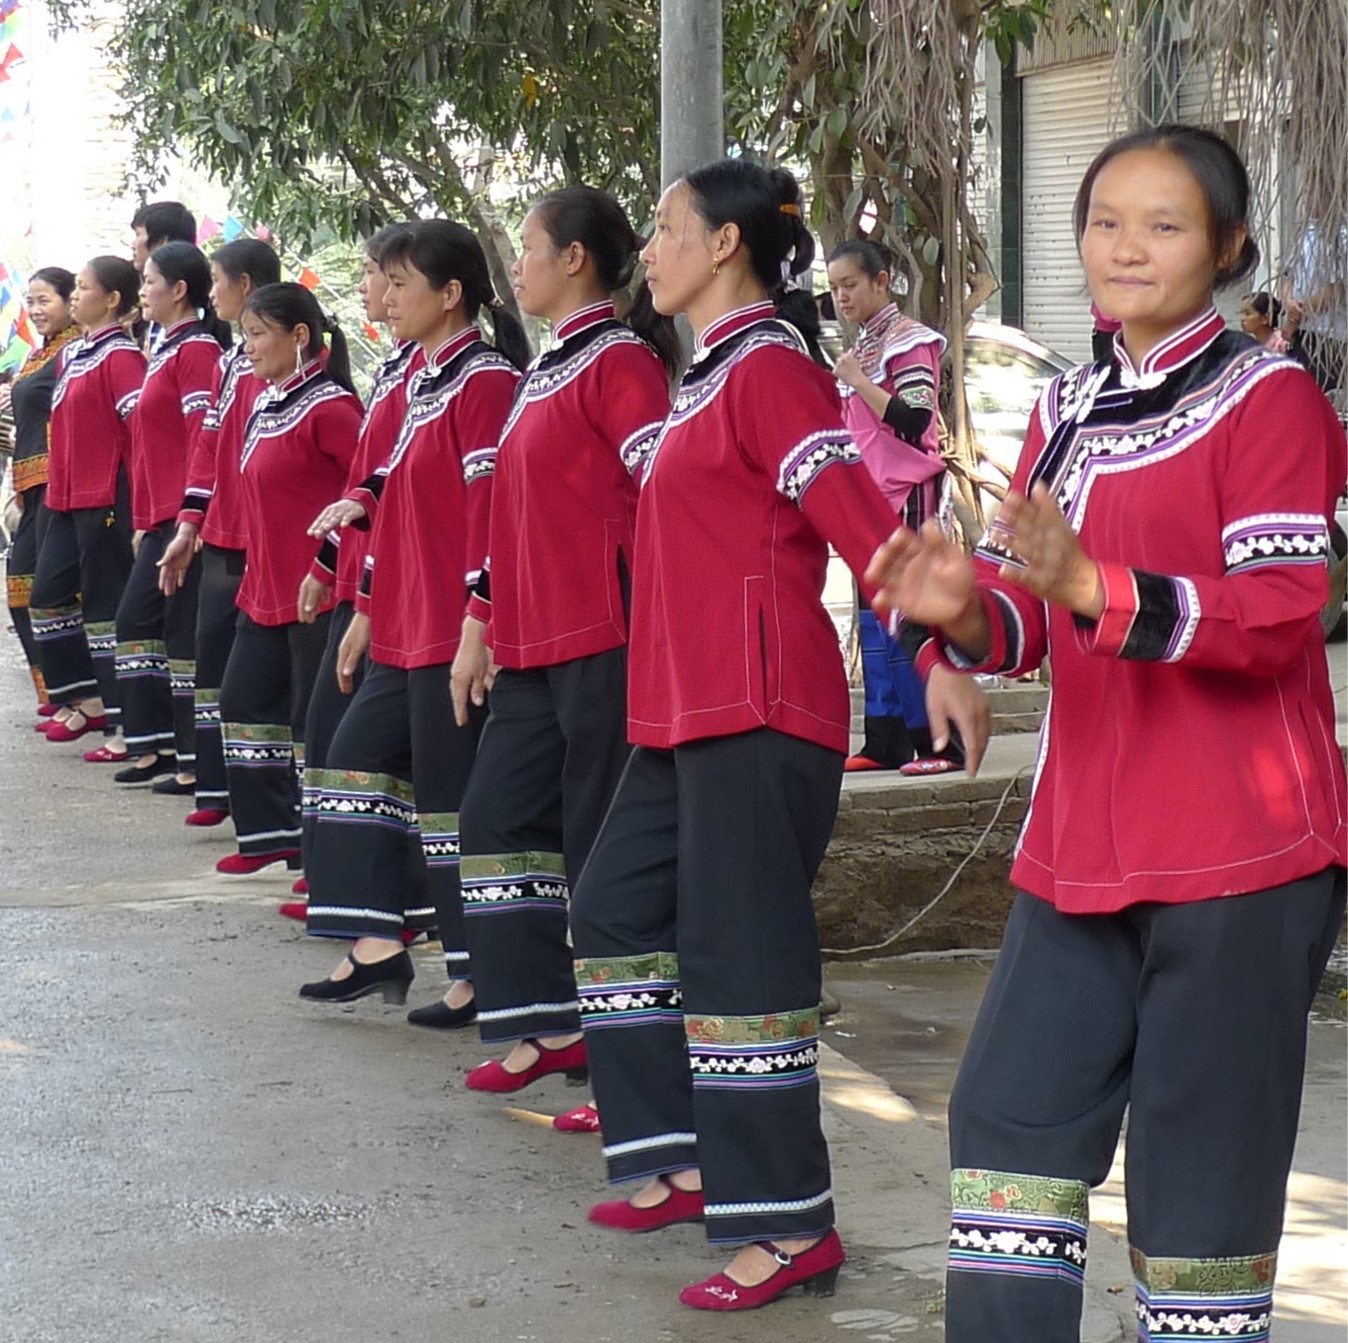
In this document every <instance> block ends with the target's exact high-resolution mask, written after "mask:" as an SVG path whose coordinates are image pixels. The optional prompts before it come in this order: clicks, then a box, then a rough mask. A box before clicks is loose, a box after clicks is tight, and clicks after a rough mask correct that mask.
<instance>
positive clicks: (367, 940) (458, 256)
mask: <svg viewBox="0 0 1348 1343" xmlns="http://www.w3.org/2000/svg"><path fill="white" fill-rule="evenodd" d="M382 264H383V269H384V273H385V275H386V276H387V277H388V281H389V285H388V294H387V303H388V313H389V324H390V326H391V327H392V329H393V334H394V335H395V336H396V337H397V338H398V340H400V341H415V342H416V343H417V345H418V346H419V347H420V349H421V351H422V355H423V360H422V367H421V369H420V371H419V372H418V373H417V374H416V375H415V376H414V377H413V378H412V380H411V383H410V385H409V387H408V406H407V413H406V415H405V416H404V418H403V424H402V428H401V430H400V431H399V433H398V437H397V440H396V442H395V443H394V447H393V451H392V453H391V454H390V455H389V457H388V459H387V461H385V462H383V463H381V464H380V466H379V469H378V470H377V471H375V472H374V473H373V474H372V475H371V476H370V477H369V478H368V479H367V480H365V481H363V482H362V483H361V485H360V486H359V487H358V488H357V489H355V490H354V491H352V492H351V493H350V494H349V495H348V497H347V498H346V499H344V500H343V501H341V502H340V503H339V504H338V505H336V506H335V508H334V509H332V510H326V511H325V513H324V515H323V516H322V517H320V518H319V519H318V522H317V523H316V525H315V528H314V530H315V531H317V532H319V533H322V532H325V531H326V530H327V529H328V527H329V526H331V525H334V524H336V525H341V526H345V527H347V528H348V530H347V531H346V532H345V536H346V538H347V540H344V541H343V544H342V550H343V552H345V550H346V546H347V544H348V543H349V541H350V538H351V537H352V536H354V535H358V534H359V533H358V532H352V531H351V530H349V529H350V528H351V527H352V526H353V525H355V526H357V527H360V526H364V527H367V528H369V529H370V531H371V533H372V535H371V540H370V544H369V547H368V550H369V554H368V556H367V558H366V560H365V574H364V579H363V581H362V586H361V592H360V595H359V596H358V597H357V600H356V606H357V610H356V615H355V618H354V619H353V620H352V622H351V626H350V628H349V629H348V631H347V634H346V638H345V639H344V640H343V643H342V650H341V657H340V660H339V663H338V674H339V675H340V676H341V677H342V679H343V681H344V683H345V684H347V685H349V684H350V682H351V678H352V676H353V674H354V671H355V668H356V665H357V663H358V662H359V661H360V659H361V658H362V657H363V656H364V655H365V654H366V652H367V651H368V654H369V667H368V671H367V674H366V676H365V679H364V681H363V682H362V684H361V686H360V689H359V690H357V691H356V693H355V696H354V698H353V699H352V700H351V703H350V707H349V708H348V709H347V711H346V713H345V714H344V715H343V716H342V721H341V725H340V726H339V727H338V729H337V734H336V736H335V737H334V738H333V740H332V745H331V747H330V749H329V752H328V759H327V766H326V768H325V769H323V770H322V771H321V772H319V773H318V775H317V776H316V777H315V778H314V784H315V785H316V790H317V792H316V801H315V802H314V804H313V807H314V811H315V814H316V824H315V828H314V834H313V840H312V843H311V844H310V846H309V849H308V850H307V859H306V872H307V875H308V878H309V884H310V897H309V911H308V916H309V917H308V924H309V931H310V932H311V933H314V934H317V935H319V936H325V937H342V938H351V939H354V940H355V945H354V946H353V947H352V948H351V952H350V955H349V956H347V957H346V958H345V959H344V960H343V961H342V963H341V965H340V966H338V968H337V969H336V970H335V971H334V973H333V975H332V977H331V978H330V979H324V980H319V981H318V982H316V983H313V984H306V985H304V987H303V988H301V989H300V996H301V997H302V998H311V999H318V1000H322V1001H325V1002H349V1001H351V1000H352V999H354V998H362V997H364V996H365V995H366V994H368V993H372V992H375V991H376V990H380V991H382V992H383V994H384V997H385V999H389V998H392V999H394V1000H397V1001H401V1000H403V999H404V998H405V997H406V993H407V985H408V984H409V983H410V982H411V979H412V963H411V960H410V959H409V957H408V955H407V953H406V952H405V951H404V950H403V942H402V934H403V933H404V932H407V931H419V930H421V929H424V928H428V927H431V926H434V927H437V928H438V929H439V932H440V941H441V943H442V944H443V946H444V951H445V963H446V969H447V970H448V972H449V976H450V989H449V993H448V995H447V996H446V998H445V1000H444V1001H443V1002H438V1003H435V1004H433V1005H431V1006H429V1007H426V1008H422V1009H418V1010H417V1011H414V1012H413V1013H412V1014H411V1017H410V1018H409V1019H410V1020H411V1021H412V1022H413V1024H419V1025H430V1026H437V1027H454V1026H465V1025H467V1024H468V1023H469V1022H471V1021H472V1020H473V1018H474V1015H475V1012H474V1008H473V1003H472V989H471V985H470V984H469V983H468V982H467V981H468V956H467V951H466V947H465V943H464V936H463V906H462V902H461V900H460V897H459V870H458V853H459V833H458V832H459V826H458V819H459V817H458V813H459V808H460V804H461V802H462V800H463V791H464V787H465V785H466V784H467V781H468V774H469V770H470V769H471V768H472V764H473V757H474V754H475V753H476V750H477V738H478V735H479V730H480V728H481V721H480V718H481V717H485V714H482V711H481V710H477V711H475V713H474V715H473V716H472V717H471V718H470V721H469V722H468V723H467V724H466V725H464V726H463V727H460V726H458V725H457V724H456V723H455V722H454V706H453V702H452V700H451V698H450V690H449V672H450V664H451V663H452V662H453V660H454V654H455V652H456V651H457V649H458V646H459V638H460V634H461V631H462V628H463V612H464V607H465V605H466V603H467V600H468V594H469V592H471V590H472V587H473V584H474V583H476V581H477V579H478V576H479V575H480V574H481V572H482V564H483V561H484V560H485V558H486V553H487V527H488V519H489V517H490V512H491V489H492V474H493V470H494V468H495V462H496V445H497V441H498V439H499V438H500V436H501V428H502V426H503V425H504V424H505V418H506V414H507V412H508V411H509V409H510V403H511V399H512V397H513V395H514V392H515V387H516V385H517V384H518V382H519V372H518V370H519V368H520V366H522V365H523V363H524V362H525V360H526V359H527V358H528V354H529V347H528V344H527V342H526V341H525V338H524V332H523V331H522V330H521V329H520V327H519V324H518V323H516V322H515V321H514V319H513V318H511V317H510V316H509V314H507V313H506V312H505V311H504V310H503V309H501V307H500V305H499V304H498V303H497V301H496V297H495V295H494V293H493V292H492V286H491V277H490V275H489V273H488V271H487V261H486V257H485V256H484V255H483V253H482V248H481V246H480V244H479V243H478V242H477V240H476V239H475V238H474V237H473V235H472V234H471V233H470V232H469V231H468V230H467V229H465V228H464V227H463V226H462V225H460V224H454V223H451V222H450V221H448V220H445V219H431V220H425V221H423V222H421V223H418V224H415V225H413V226H412V227H410V228H408V229H406V230H404V231H403V232H401V233H400V234H399V236H398V237H397V238H396V239H394V240H393V241H392V242H391V243H390V244H389V245H388V246H387V247H386V248H385V249H384V254H383V263H382ZM484 308H486V309H488V310H489V311H490V312H491V316H492V321H493V325H494V327H495V333H496V340H497V344H498V346H500V347H502V348H503V353H497V352H496V351H495V350H493V349H492V348H491V347H490V346H489V345H487V344H486V343H485V342H484V340H483V339H482V335H481V333H480V332H479V330H478V328H477V325H476V321H477V317H478V314H479V313H480V312H481V311H482V310H483V309H484ZM506 354H508V355H509V356H511V357H505V356H506ZM371 522H372V523H373V526H372V527H371V526H370V524H371ZM362 549H365V548H364V547H362Z"/></svg>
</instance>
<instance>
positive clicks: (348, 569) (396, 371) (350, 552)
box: [309, 340, 426, 602]
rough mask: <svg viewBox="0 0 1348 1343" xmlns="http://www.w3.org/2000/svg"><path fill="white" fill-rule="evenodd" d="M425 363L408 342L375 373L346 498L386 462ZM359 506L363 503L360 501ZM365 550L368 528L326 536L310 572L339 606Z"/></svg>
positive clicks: (356, 583) (351, 596)
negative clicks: (411, 388) (414, 381)
mask: <svg viewBox="0 0 1348 1343" xmlns="http://www.w3.org/2000/svg"><path fill="white" fill-rule="evenodd" d="M425 362H426V353H425V351H424V350H423V349H422V348H421V346H420V345H418V344H417V343H416V341H411V340H409V341H404V342H403V343H402V344H401V345H399V346H398V348H397V349H395V350H393V351H392V352H391V353H390V354H388V355H387V356H386V357H385V358H384V361H383V362H382V363H381V364H380V365H379V367H378V369H376V370H375V375H374V383H373V385H372V386H371V388H370V402H369V405H367V406H366V407H365V418H364V419H363V420H362V421H361V425H360V442H359V444H358V446H357V447H356V455H355V457H354V458H353V459H352V462H351V472H350V474H349V475H348V477H347V481H346V489H347V497H348V498H357V495H356V493H355V491H357V490H358V489H359V488H360V486H361V484H362V482H364V481H365V480H368V479H369V477H370V475H371V473H372V472H373V471H375V470H376V468H378V467H380V466H382V465H383V463H384V462H385V461H386V460H387V459H388V455H389V452H390V450H391V449H392V447H393V443H394V440H395V439H396V438H397V436H398V430H399V428H400V427H401V426H402V422H403V416H404V415H405V414H406V413H407V384H408V382H409V381H410V379H411V378H412V376H413V374H415V373H416V372H417V370H418V369H420V368H421V367H422V366H423V365H424V364H425ZM329 502H331V500H329ZM358 502H360V503H365V502H366V501H365V499H364V498H358ZM371 516H373V515H371ZM369 548H370V529H369V526H368V525H367V526H365V527H347V528H344V529H343V530H342V531H333V532H329V533H328V534H327V536H325V537H324V538H323V544H322V545H321V546H320V547H319V549H318V554H317V555H316V556H315V557H314V562H313V566H312V567H311V568H310V570H309V572H310V574H311V575H312V576H313V577H314V578H315V579H317V580H318V582H320V583H322V584H323V586H324V587H334V585H335V589H336V593H335V595H336V599H337V600H338V601H339V602H351V601H355V599H356V593H357V590H358V589H359V587H360V581H361V573H362V571H363V570H364V568H365V557H366V555H367V554H368V553H369Z"/></svg>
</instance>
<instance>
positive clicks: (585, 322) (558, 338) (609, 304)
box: [552, 299, 616, 350]
mask: <svg viewBox="0 0 1348 1343" xmlns="http://www.w3.org/2000/svg"><path fill="white" fill-rule="evenodd" d="M615 315H616V314H615V311H614V307H613V301H612V300H611V299H605V300H604V301H603V302H602V303H591V304H588V305H587V306H586V307H584V308H577V309H576V310H575V312H569V313H567V315H566V316H565V317H563V318H562V320H561V321H560V322H558V323H557V325H556V326H555V327H553V329H552V348H553V349H554V350H555V349H556V348H557V346H559V345H560V344H561V343H562V342H563V341H567V340H570V339H571V337H572V336H576V335H579V334H580V333H581V332H582V331H588V330H589V329H590V327H592V326H594V325H596V324H597V323H599V322H607V321H610V320H611V319H612V318H613V317H614V316H615Z"/></svg>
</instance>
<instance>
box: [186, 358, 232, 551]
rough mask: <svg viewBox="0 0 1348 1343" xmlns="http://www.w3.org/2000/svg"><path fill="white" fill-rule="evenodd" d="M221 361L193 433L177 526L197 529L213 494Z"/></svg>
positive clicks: (202, 520) (218, 426) (218, 422)
mask: <svg viewBox="0 0 1348 1343" xmlns="http://www.w3.org/2000/svg"><path fill="white" fill-rule="evenodd" d="M224 367H225V358H224V357H222V358H220V359H219V360H217V362H216V365H215V372H214V374H213V376H212V379H211V402H210V407H209V408H208V409H207V411H206V416H205V418H204V419H203V420H202V422H201V428H200V430H199V431H198V432H197V436H196V441H195V442H194V443H193V445H192V452H191V455H190V456H189V457H188V460H187V490H186V492H185V494H184V496H183V506H182V509H181V510H180V512H179V513H178V525H179V526H182V525H183V524H188V525H190V526H192V527H195V528H197V529H198V530H200V529H201V524H202V523H203V522H204V521H205V518H206V510H207V508H209V507H210V502H211V498H212V496H213V495H214V494H215V453H216V447H217V443H218V440H219V437H220V386H221V381H222V378H223V373H224Z"/></svg>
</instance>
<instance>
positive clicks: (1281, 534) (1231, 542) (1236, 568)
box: [1222, 513, 1329, 574]
mask: <svg viewBox="0 0 1348 1343" xmlns="http://www.w3.org/2000/svg"><path fill="white" fill-rule="evenodd" d="M1222 551H1223V554H1224V556H1225V559H1226V571H1227V573H1229V574H1231V573H1248V572H1249V571H1250V570H1251V569H1262V568H1264V567H1265V566H1266V565H1270V564H1323V563H1324V562H1325V561H1326V560H1327V559H1328V558H1329V531H1328V530H1327V528H1326V527H1325V520H1324V518H1322V517H1320V516H1319V515H1318V514H1315V513H1260V514H1258V515H1256V516H1255V517H1250V518H1241V519H1240V520H1239V521H1238V522H1233V523H1231V525H1230V526H1228V527H1224V528H1223V529H1222Z"/></svg>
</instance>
